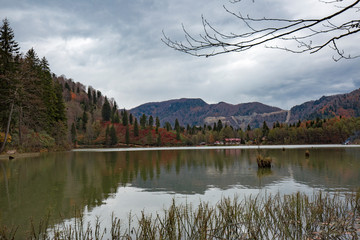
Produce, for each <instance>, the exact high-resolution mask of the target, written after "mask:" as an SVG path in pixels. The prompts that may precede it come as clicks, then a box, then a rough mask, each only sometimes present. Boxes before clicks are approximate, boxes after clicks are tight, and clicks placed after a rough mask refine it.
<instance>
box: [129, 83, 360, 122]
mask: <svg viewBox="0 0 360 240" xmlns="http://www.w3.org/2000/svg"><path fill="white" fill-rule="evenodd" d="M129 111H130V112H131V113H132V114H133V115H134V116H135V117H137V118H139V117H140V116H141V115H142V114H145V115H147V116H149V115H152V116H154V117H155V116H158V117H159V118H160V120H161V124H164V123H165V122H169V123H170V124H174V122H175V119H178V121H179V123H180V124H181V125H184V126H186V125H187V124H189V125H190V126H192V125H203V124H206V125H212V124H214V123H217V122H218V121H219V120H221V121H222V122H223V124H228V125H231V126H233V127H236V128H239V127H240V128H243V129H244V128H246V127H247V126H248V125H249V126H251V127H252V128H253V127H259V126H261V125H262V124H263V122H264V121H266V122H267V124H268V125H269V126H271V125H272V124H274V123H276V122H283V123H295V122H297V121H299V120H312V119H316V118H331V117H335V116H343V117H358V116H360V89H356V90H354V91H352V92H349V93H344V94H335V95H330V96H322V97H321V98H319V99H317V100H310V101H307V102H304V103H302V104H299V105H295V106H293V107H292V108H290V109H289V110H284V109H281V108H278V107H275V106H270V105H266V104H263V103H260V102H248V103H239V104H230V103H226V102H224V101H220V102H218V103H215V104H208V103H207V102H205V101H204V100H203V99H201V98H180V99H170V100H166V101H159V102H148V103H144V104H141V105H139V106H137V107H135V108H132V109H130V110H129Z"/></svg>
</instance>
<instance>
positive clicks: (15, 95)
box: [0, 19, 360, 152]
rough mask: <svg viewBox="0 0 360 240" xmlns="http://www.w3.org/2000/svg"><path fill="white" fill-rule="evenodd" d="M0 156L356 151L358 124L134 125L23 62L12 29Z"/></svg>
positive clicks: (5, 57) (6, 31) (32, 62)
mask: <svg viewBox="0 0 360 240" xmlns="http://www.w3.org/2000/svg"><path fill="white" fill-rule="evenodd" d="M0 34H1V35H0V80H1V81H0V102H1V104H0V146H1V151H0V152H3V151H4V150H11V149H16V150H18V151H19V152H22V151H48V150H52V151H53V150H64V149H70V148H73V147H123V146H180V145H190V146H191V145H205V144H206V145H219V144H220V145H222V144H224V145H225V144H319V143H322V144H329V143H345V142H351V143H358V138H359V132H360V118H354V117H341V116H335V117H333V116H332V117H331V118H330V119H320V118H319V117H318V118H316V119H313V120H303V121H300V120H299V121H298V122H297V123H293V124H285V123H280V122H276V123H273V125H272V126H268V125H267V122H266V121H264V122H263V124H262V126H260V127H259V128H254V129H252V128H251V127H250V125H248V126H247V128H246V129H241V128H234V127H232V126H231V125H227V124H223V123H222V122H221V120H219V121H218V122H216V123H214V124H213V125H211V126H210V125H206V124H204V125H196V126H195V125H194V126H190V125H187V126H181V125H180V124H179V121H178V119H176V120H175V121H174V122H168V121H166V122H164V123H163V125H162V126H160V122H163V121H161V119H159V118H158V117H157V116H152V115H145V114H144V113H143V114H142V115H141V116H140V117H139V119H138V118H136V117H134V116H133V115H132V114H131V113H130V112H129V111H127V110H125V109H123V110H119V106H118V104H117V103H116V101H115V100H114V99H111V98H108V97H107V96H104V95H103V94H102V93H101V92H100V91H99V90H96V89H94V88H93V87H91V86H88V87H86V86H85V85H83V84H81V83H79V82H74V81H73V80H72V79H68V78H66V77H65V76H64V75H61V76H57V75H55V74H54V73H52V72H51V70H50V67H49V63H48V61H47V59H46V58H45V57H42V58H39V57H38V55H37V53H36V52H35V50H34V49H33V48H31V49H29V50H28V51H27V52H26V53H25V54H23V53H20V47H19V45H18V43H17V42H16V41H15V36H14V32H13V30H12V28H11V27H10V24H9V21H8V20H7V19H4V20H3V21H2V26H1V28H0Z"/></svg>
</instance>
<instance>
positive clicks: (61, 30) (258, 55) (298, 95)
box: [0, 0, 360, 109]
mask: <svg viewBox="0 0 360 240" xmlns="http://www.w3.org/2000/svg"><path fill="white" fill-rule="evenodd" d="M345 2H349V0H348V1H347V0H345ZM350 2H351V1H350ZM224 4H225V5H226V6H227V7H229V8H230V9H232V10H234V11H241V12H242V13H244V14H246V13H251V14H253V15H252V16H254V17H278V16H280V17H290V18H301V17H319V16H322V15H323V14H325V13H328V12H331V11H333V10H334V9H333V8H331V6H329V4H323V3H319V2H318V0H301V1H300V0H299V1H289V0H269V1H265V3H264V1H255V3H253V1H251V0H244V1H243V2H242V4H241V5H239V4H231V3H229V1H227V0H212V1H211V0H196V1H193V0H181V1H179V0H61V1H58V0H32V1H30V0H16V1H14V0H0V6H1V7H0V17H1V19H4V18H5V17H7V18H8V20H9V21H10V24H11V27H12V28H13V30H14V33H15V39H16V40H17V41H18V42H19V44H20V47H21V51H22V52H26V51H27V50H28V49H30V48H31V47H33V48H34V49H35V51H36V52H37V53H38V55H39V57H43V56H45V57H46V58H47V59H48V61H49V63H50V68H51V70H52V72H54V73H55V74H57V75H62V74H64V75H65V76H66V77H68V78H72V79H73V80H74V81H75V82H81V83H83V84H84V85H86V86H92V87H94V88H95V89H98V90H100V91H101V92H102V93H103V94H105V95H107V96H108V97H113V98H114V99H115V100H116V102H117V103H118V105H119V106H120V107H121V108H126V109H130V108H133V107H136V106H138V105H140V104H143V103H146V102H157V101H164V100H169V99H176V98H183V97H185V98H202V99H203V100H204V101H206V102H208V103H217V102H220V101H225V102H228V103H232V104H238V103H245V102H253V101H259V102H262V103H265V104H269V105H272V106H277V107H280V108H283V109H289V108H290V107H292V106H294V105H297V104H301V103H303V102H304V101H308V100H313V99H317V98H320V97H321V96H323V95H330V94H337V93H346V92H350V91H352V90H355V89H357V88H359V87H360V67H359V66H360V64H359V63H360V58H358V59H354V60H342V61H340V62H334V61H333V60H332V56H333V55H334V52H333V51H332V50H331V49H330V48H326V49H324V50H323V51H321V52H320V53H318V54H311V55H310V54H307V53H306V54H292V53H289V52H284V51H281V50H274V49H267V48H265V47H264V46H260V47H257V48H254V49H252V50H250V51H247V52H244V53H232V54H225V55H219V56H216V57H210V58H198V57H193V56H190V55H187V54H184V53H180V52H177V51H175V50H173V49H170V48H168V47H167V46H166V45H165V44H164V43H162V42H161V38H162V31H163V30H164V32H165V33H166V34H167V35H168V36H170V37H171V38H173V39H175V40H183V32H182V27H181V24H184V25H185V27H186V28H187V29H188V31H189V32H191V33H194V34H198V33H200V32H201V27H202V25H201V15H202V14H203V15H204V17H206V18H207V19H209V20H210V21H211V22H212V23H213V24H214V25H215V26H216V27H217V28H218V29H221V30H224V31H236V30H237V29H238V28H239V24H238V22H237V20H236V19H234V18H233V17H232V16H230V15H229V14H228V13H226V12H225V11H224V9H223V5H224ZM358 14H359V13H357V16H354V18H355V17H357V19H358ZM354 15H355V13H354ZM240 30H241V29H240ZM358 42H359V35H354V36H353V39H352V40H351V41H347V42H346V47H348V48H350V49H351V48H356V49H358V48H359V45H358Z"/></svg>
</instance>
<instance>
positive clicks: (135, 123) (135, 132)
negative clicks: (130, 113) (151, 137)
mask: <svg viewBox="0 0 360 240" xmlns="http://www.w3.org/2000/svg"><path fill="white" fill-rule="evenodd" d="M138 136H139V126H138V121H137V118H135V121H134V137H138Z"/></svg>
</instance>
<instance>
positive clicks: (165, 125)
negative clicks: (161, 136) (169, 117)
mask: <svg viewBox="0 0 360 240" xmlns="http://www.w3.org/2000/svg"><path fill="white" fill-rule="evenodd" d="M164 128H165V129H166V131H170V130H172V128H171V124H170V123H169V122H165V124H164Z"/></svg>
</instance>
